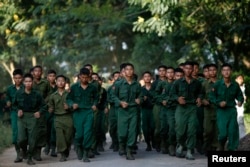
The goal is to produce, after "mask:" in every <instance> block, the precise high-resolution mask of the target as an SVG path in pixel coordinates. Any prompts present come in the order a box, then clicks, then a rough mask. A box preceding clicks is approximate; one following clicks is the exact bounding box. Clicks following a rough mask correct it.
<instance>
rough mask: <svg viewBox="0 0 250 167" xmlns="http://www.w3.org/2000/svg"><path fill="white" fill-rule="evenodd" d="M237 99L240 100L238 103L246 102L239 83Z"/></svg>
mask: <svg viewBox="0 0 250 167" xmlns="http://www.w3.org/2000/svg"><path fill="white" fill-rule="evenodd" d="M236 100H237V101H238V103H240V104H243V103H244V96H243V93H242V91H241V89H240V87H239V85H238V84H237V95H236Z"/></svg>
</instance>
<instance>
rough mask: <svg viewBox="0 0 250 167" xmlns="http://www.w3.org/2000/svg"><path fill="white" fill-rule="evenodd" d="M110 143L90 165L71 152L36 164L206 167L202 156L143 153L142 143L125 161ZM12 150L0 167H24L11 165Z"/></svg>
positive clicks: (56, 166)
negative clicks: (134, 153)
mask: <svg viewBox="0 0 250 167" xmlns="http://www.w3.org/2000/svg"><path fill="white" fill-rule="evenodd" d="M109 145H110V141H108V142H107V145H106V146H105V152H102V153H101V155H99V156H96V158H94V159H91V162H90V163H83V162H82V161H79V160H78V159H77V156H76V154H75V152H74V151H73V150H71V152H70V156H69V158H68V161H66V162H59V158H60V155H59V156H58V157H57V158H53V157H51V156H48V155H44V154H42V159H43V161H40V162H36V161H35V162H36V165H35V166H37V167H82V166H84V167H90V166H91V167H128V166H129V167H141V166H143V167H161V166H162V167H163V166H164V167H206V166H207V158H206V157H205V156H203V155H199V154H198V153H195V154H194V155H195V158H196V159H195V160H194V161H190V160H186V159H180V158H176V157H171V156H169V155H163V154H161V153H157V152H156V151H154V150H153V151H151V152H146V151H144V150H145V148H146V145H145V143H144V142H141V143H139V145H138V146H139V150H138V152H137V154H136V155H135V160H134V161H128V160H126V158H125V156H119V155H118V153H117V152H113V151H111V150H109V149H108V148H109ZM15 156H16V155H15V152H14V148H10V149H7V150H6V151H5V152H4V153H3V154H1V155H0V167H26V166H27V164H26V160H24V162H22V163H13V160H14V159H15Z"/></svg>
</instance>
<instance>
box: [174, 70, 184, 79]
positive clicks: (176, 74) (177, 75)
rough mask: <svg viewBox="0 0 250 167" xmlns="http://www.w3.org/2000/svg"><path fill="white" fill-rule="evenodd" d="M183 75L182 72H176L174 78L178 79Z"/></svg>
mask: <svg viewBox="0 0 250 167" xmlns="http://www.w3.org/2000/svg"><path fill="white" fill-rule="evenodd" d="M182 77H183V73H182V72H176V73H175V74H174V79H175V80H178V79H180V78H182Z"/></svg>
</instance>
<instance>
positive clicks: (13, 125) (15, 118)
mask: <svg viewBox="0 0 250 167" xmlns="http://www.w3.org/2000/svg"><path fill="white" fill-rule="evenodd" d="M10 118H11V128H12V144H17V138H18V126H17V124H18V116H17V111H11V113H10Z"/></svg>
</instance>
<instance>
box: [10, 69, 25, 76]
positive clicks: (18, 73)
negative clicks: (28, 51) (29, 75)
mask: <svg viewBox="0 0 250 167" xmlns="http://www.w3.org/2000/svg"><path fill="white" fill-rule="evenodd" d="M12 75H13V76H15V75H21V76H23V70H22V69H20V68H17V69H15V70H14V71H13V73H12Z"/></svg>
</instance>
